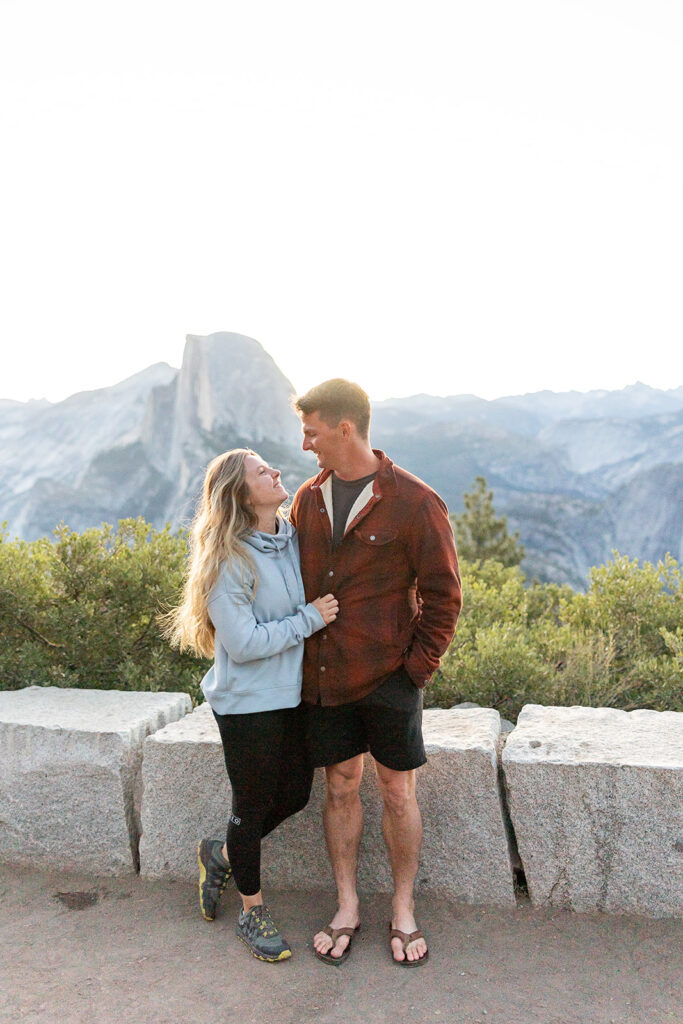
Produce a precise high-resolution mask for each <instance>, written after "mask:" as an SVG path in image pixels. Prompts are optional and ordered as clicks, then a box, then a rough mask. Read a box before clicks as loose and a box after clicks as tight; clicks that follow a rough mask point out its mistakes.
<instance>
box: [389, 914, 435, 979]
mask: <svg viewBox="0 0 683 1024" xmlns="http://www.w3.org/2000/svg"><path fill="white" fill-rule="evenodd" d="M389 928H390V931H391V955H392V958H393V960H394V963H397V964H400V965H402V966H405V967H408V966H411V967H412V966H414V967H417V965H418V964H420V963H423V962H424V961H425V960H426V959H427V957H428V956H429V950H428V949H427V941H426V939H425V937H424V935H423V934H422V932H421V931H419V930H418V927H417V924H416V923H415V918H414V916H413V914H412V913H411V912H410V911H396V912H395V913H394V918H393V921H392V922H391V924H390V925H389ZM396 932H398V933H400V934H395V933H396Z"/></svg>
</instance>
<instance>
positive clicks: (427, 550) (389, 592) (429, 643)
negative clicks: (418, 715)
mask: <svg viewBox="0 0 683 1024" xmlns="http://www.w3.org/2000/svg"><path fill="white" fill-rule="evenodd" d="M375 455H377V456H378V458H379V459H380V467H379V470H378V472H377V476H376V477H375V479H374V481H373V484H372V496H371V497H370V499H369V500H368V501H367V503H366V504H365V506H364V507H362V508H360V510H359V511H358V513H357V514H355V515H353V518H352V520H351V522H350V524H349V525H348V526H347V529H346V533H345V535H344V539H343V541H342V543H341V544H340V545H339V547H338V548H337V550H336V551H334V552H333V551H332V529H331V523H330V511H331V498H330V496H329V492H330V490H331V486H330V485H331V480H329V477H330V471H329V470H323V471H322V472H321V473H319V474H318V476H317V477H315V478H313V479H311V480H307V481H306V483H305V484H302V486H301V487H300V488H299V490H298V491H297V493H296V495H295V497H294V503H293V505H292V512H291V520H292V523H293V524H294V525H295V526H296V528H297V532H298V534H299V547H300V551H301V572H302V576H303V580H304V587H305V590H306V600H308V601H312V600H315V598H316V597H320V596H321V595H323V594H328V593H333V594H334V595H335V597H336V598H337V600H338V601H339V615H338V617H337V618H336V620H335V621H334V622H332V623H330V624H329V625H328V626H325V627H324V628H323V629H321V630H319V631H318V632H317V633H314V634H313V636H312V637H310V638H309V639H308V640H307V641H306V646H305V650H304V678H303V699H304V700H305V701H307V702H309V703H312V704H316V703H318V702H320V703H321V704H326V705H335V704H347V703H349V702H351V701H354V700H359V699H360V698H361V697H364V696H365V695H366V694H368V693H370V692H371V691H372V690H374V689H375V688H376V687H377V686H378V685H379V684H380V683H381V682H382V681H383V680H384V679H386V678H387V677H388V676H389V675H391V673H392V672H395V671H396V670H397V669H399V668H400V667H401V666H402V665H405V667H406V669H407V671H408V673H409V674H410V677H411V678H412V680H413V682H414V683H415V685H416V686H418V687H423V686H425V684H426V683H428V682H429V678H430V676H431V675H432V673H433V672H434V670H435V669H436V668H438V665H439V659H440V658H441V655H442V654H443V653H444V651H445V650H446V648H447V647H448V645H449V643H450V642H451V640H452V638H453V633H454V631H455V625H456V622H457V620H458V614H459V612H460V606H461V603H462V591H461V587H460V576H459V574H458V559H457V555H456V553H455V543H454V541H453V531H452V529H451V525H450V522H449V520H448V510H447V508H446V506H445V504H444V502H443V501H442V500H441V498H440V497H439V495H438V494H437V493H436V492H435V491H433V490H432V489H431V487H428V486H427V484H425V483H423V482H422V480H418V478H417V477H415V476H412V475H411V474H410V473H407V472H406V471H405V470H403V469H400V468H399V467H398V466H395V465H394V464H393V462H392V461H391V459H389V458H387V456H386V455H385V454H384V452H382V451H375ZM326 481H329V482H328V484H327V486H325V482H326ZM351 511H352V513H353V512H354V509H352V510H351Z"/></svg>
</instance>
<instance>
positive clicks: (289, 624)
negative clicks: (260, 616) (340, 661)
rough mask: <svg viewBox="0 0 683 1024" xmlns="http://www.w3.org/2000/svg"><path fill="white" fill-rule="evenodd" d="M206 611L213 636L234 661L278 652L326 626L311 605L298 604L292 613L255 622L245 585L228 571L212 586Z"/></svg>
mask: <svg viewBox="0 0 683 1024" xmlns="http://www.w3.org/2000/svg"><path fill="white" fill-rule="evenodd" d="M208 610H209V616H210V618H211V621H212V622H213V625H214V628H215V630H216V637H217V638H218V640H220V642H221V644H222V645H223V647H224V648H225V650H226V651H227V652H228V655H229V656H230V658H231V659H232V660H233V661H234V662H236V663H237V664H242V663H244V662H247V661H258V660H259V659H261V658H270V657H271V656H272V655H273V654H281V653H282V651H286V650H288V648H290V647H296V645H297V644H300V643H302V642H303V640H304V639H305V638H306V637H309V636H310V635H311V634H312V633H315V632H316V631H317V630H319V629H322V628H323V626H324V625H325V621H324V619H323V617H322V615H321V614H320V612H319V611H318V609H317V608H315V607H314V606H313V605H312V604H302V605H299V607H298V609H297V611H296V612H295V613H294V614H293V615H288V616H286V617H285V618H284V619H276V620H274V621H272V622H258V621H257V620H256V616H255V615H254V609H253V605H252V602H251V601H250V599H249V594H248V593H247V591H246V589H245V586H244V584H241V585H240V583H238V582H237V581H236V580H235V579H234V578H233V577H232V576H231V575H230V574H228V573H225V574H224V576H223V577H222V578H221V579H220V580H219V582H218V584H217V586H216V587H214V590H213V591H212V593H211V595H210V597H209V602H208Z"/></svg>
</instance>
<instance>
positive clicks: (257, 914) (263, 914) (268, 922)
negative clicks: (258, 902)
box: [252, 906, 278, 939]
mask: <svg viewBox="0 0 683 1024" xmlns="http://www.w3.org/2000/svg"><path fill="white" fill-rule="evenodd" d="M252 914H253V918H254V921H255V922H256V923H257V930H258V931H260V932H261V934H262V935H263V937H264V938H266V939H269V938H274V936H276V935H277V934H278V927H277V925H276V924H275V922H274V921H273V919H272V917H271V916H270V911H269V910H268V907H265V906H263V907H254V909H253V910H252Z"/></svg>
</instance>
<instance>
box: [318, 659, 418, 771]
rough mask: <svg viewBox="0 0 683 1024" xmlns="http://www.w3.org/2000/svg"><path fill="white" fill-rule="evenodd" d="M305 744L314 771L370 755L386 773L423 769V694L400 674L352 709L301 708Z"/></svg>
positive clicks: (384, 683) (410, 680) (345, 707)
mask: <svg viewBox="0 0 683 1024" xmlns="http://www.w3.org/2000/svg"><path fill="white" fill-rule="evenodd" d="M303 708H304V710H305V713H306V741H307V743H308V751H309V756H310V758H311V763H312V764H313V765H314V766H315V767H316V768H321V767H324V766H325V765H330V764H340V763H341V762H342V761H348V760H349V758H351V757H356V756H357V755H358V754H364V753H365V752H366V751H368V750H369V751H370V753H371V754H372V756H373V757H374V758H375V760H376V761H379V763H380V764H382V765H384V766H385V767H386V768H393V769H394V771H398V772H407V771H411V770H412V769H413V768H419V767H420V765H422V764H425V762H426V760H427V758H426V756H425V748H424V742H423V740H422V690H420V689H418V687H417V686H415V684H414V683H413V681H412V679H411V678H410V676H409V675H408V673H407V672H406V670H405V669H404V668H401V669H399V670H398V672H394V673H393V675H391V676H389V678H388V679H386V680H385V681H384V682H383V683H382V684H381V685H380V686H378V687H377V689H376V690H373V691H372V693H369V694H368V695H367V696H366V697H361V699H360V700H356V701H353V702H352V703H351V704H339V705H337V706H336V707H327V706H323V705H320V704H304V705H303Z"/></svg>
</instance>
